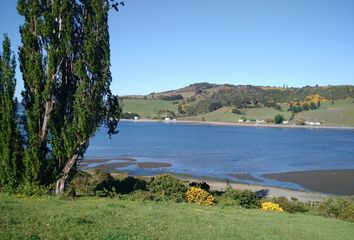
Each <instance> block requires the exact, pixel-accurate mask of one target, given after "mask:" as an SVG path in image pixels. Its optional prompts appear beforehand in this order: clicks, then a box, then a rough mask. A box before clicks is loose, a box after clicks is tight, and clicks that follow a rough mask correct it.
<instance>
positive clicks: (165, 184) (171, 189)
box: [148, 174, 187, 202]
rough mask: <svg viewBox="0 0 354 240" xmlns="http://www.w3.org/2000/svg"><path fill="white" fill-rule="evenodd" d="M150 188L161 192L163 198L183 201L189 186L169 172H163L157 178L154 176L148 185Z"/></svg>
mask: <svg viewBox="0 0 354 240" xmlns="http://www.w3.org/2000/svg"><path fill="white" fill-rule="evenodd" d="M148 189H149V191H151V192H152V193H155V194H159V195H160V196H161V199H162V200H165V201H174V202H182V201H183V199H184V193H185V192H186V190H187V187H186V185H185V184H184V183H183V182H182V181H181V180H179V179H177V178H176V177H174V176H172V175H169V174H163V175H160V176H157V177H156V178H152V179H151V181H150V183H149V185H148Z"/></svg>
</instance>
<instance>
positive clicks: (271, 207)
mask: <svg viewBox="0 0 354 240" xmlns="http://www.w3.org/2000/svg"><path fill="white" fill-rule="evenodd" d="M261 209H262V210H267V211H278V212H283V211H284V210H283V209H282V208H281V207H280V206H279V204H276V203H272V202H263V203H262V204H261Z"/></svg>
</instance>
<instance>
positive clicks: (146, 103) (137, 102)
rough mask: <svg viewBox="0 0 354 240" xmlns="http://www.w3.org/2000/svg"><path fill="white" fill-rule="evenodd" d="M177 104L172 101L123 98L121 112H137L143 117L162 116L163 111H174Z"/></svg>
mask: <svg viewBox="0 0 354 240" xmlns="http://www.w3.org/2000/svg"><path fill="white" fill-rule="evenodd" d="M177 108H178V104H175V103H174V102H173V101H165V100H159V99H144V98H135V99H132V98H124V99H123V112H131V113H138V114H139V115H140V116H141V117H144V118H155V117H164V115H166V113H165V112H164V111H166V110H168V111H172V112H176V111H177Z"/></svg>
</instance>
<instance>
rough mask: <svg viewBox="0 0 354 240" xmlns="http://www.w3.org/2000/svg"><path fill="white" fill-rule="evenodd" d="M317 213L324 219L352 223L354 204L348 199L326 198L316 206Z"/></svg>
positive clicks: (353, 220) (353, 219)
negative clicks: (335, 219) (329, 218)
mask: <svg viewBox="0 0 354 240" xmlns="http://www.w3.org/2000/svg"><path fill="white" fill-rule="evenodd" d="M317 211H318V213H319V214H320V215H322V216H325V217H333V218H338V219H342V220H344V221H349V222H354V202H353V200H350V199H344V198H328V199H327V200H326V201H324V202H322V203H321V204H320V205H319V206H318V208H317Z"/></svg>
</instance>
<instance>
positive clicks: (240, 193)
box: [221, 186, 260, 208]
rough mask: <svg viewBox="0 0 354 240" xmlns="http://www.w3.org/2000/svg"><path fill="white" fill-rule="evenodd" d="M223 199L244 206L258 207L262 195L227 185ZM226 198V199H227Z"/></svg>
mask: <svg viewBox="0 0 354 240" xmlns="http://www.w3.org/2000/svg"><path fill="white" fill-rule="evenodd" d="M222 198H224V199H221V200H222V201H223V202H226V203H227V204H235V205H240V206H242V207H244V208H258V206H259V202H260V197H258V196H257V194H256V193H255V192H252V191H251V190H236V189H232V187H231V186H227V188H226V191H225V193H224V194H223V196H222ZM225 200H226V201H225Z"/></svg>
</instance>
